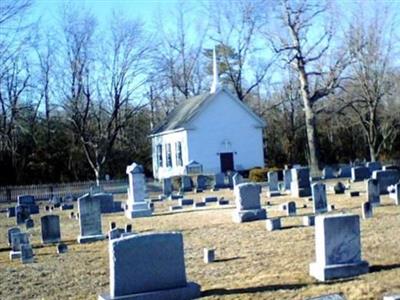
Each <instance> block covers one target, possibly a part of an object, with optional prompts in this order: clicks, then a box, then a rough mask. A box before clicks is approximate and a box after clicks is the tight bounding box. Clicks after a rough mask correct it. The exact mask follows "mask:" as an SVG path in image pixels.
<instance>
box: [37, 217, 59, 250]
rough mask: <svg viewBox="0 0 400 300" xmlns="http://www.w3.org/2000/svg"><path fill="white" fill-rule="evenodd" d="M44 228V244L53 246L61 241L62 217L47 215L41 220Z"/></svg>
mask: <svg viewBox="0 0 400 300" xmlns="http://www.w3.org/2000/svg"><path fill="white" fill-rule="evenodd" d="M40 222H41V228H42V243H43V244H52V243H58V242H60V240H61V231H60V217H59V216H57V215H47V216H43V217H41V218H40Z"/></svg>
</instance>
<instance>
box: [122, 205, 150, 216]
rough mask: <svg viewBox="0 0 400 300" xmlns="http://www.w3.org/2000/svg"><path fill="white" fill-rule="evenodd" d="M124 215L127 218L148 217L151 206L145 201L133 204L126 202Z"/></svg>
mask: <svg viewBox="0 0 400 300" xmlns="http://www.w3.org/2000/svg"><path fill="white" fill-rule="evenodd" d="M125 215H126V217H128V218H129V219H133V218H142V217H150V216H151V215H152V211H151V208H150V207H149V203H147V202H138V203H133V204H127V209H126V210H125Z"/></svg>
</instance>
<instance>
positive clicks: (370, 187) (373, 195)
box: [366, 179, 381, 206]
mask: <svg viewBox="0 0 400 300" xmlns="http://www.w3.org/2000/svg"><path fill="white" fill-rule="evenodd" d="M366 185H367V188H366V190H367V201H368V202H369V203H371V204H372V205H373V206H379V204H380V203H381V198H380V193H379V191H380V189H379V182H378V180H377V179H368V180H367V181H366Z"/></svg>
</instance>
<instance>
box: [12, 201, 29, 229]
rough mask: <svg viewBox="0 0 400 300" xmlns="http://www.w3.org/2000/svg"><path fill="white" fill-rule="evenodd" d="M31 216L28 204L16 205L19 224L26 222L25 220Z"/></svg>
mask: <svg viewBox="0 0 400 300" xmlns="http://www.w3.org/2000/svg"><path fill="white" fill-rule="evenodd" d="M30 216H31V213H30V209H29V207H28V206H24V205H17V206H16V207H15V217H16V222H17V225H21V224H25V221H26V220H27V219H29V218H30Z"/></svg>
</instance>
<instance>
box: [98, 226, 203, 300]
mask: <svg viewBox="0 0 400 300" xmlns="http://www.w3.org/2000/svg"><path fill="white" fill-rule="evenodd" d="M109 258H110V291H109V293H106V294H103V295H100V296H99V297H98V299H99V300H111V299H122V298H123V299H195V298H198V297H200V286H199V285H198V284H196V283H192V282H187V280H186V271H185V260H184V248H183V238H182V234H181V233H175V232H171V233H146V234H137V235H129V236H125V237H121V238H119V239H116V240H112V241H110V242H109Z"/></svg>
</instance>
